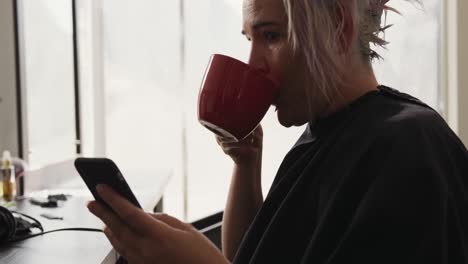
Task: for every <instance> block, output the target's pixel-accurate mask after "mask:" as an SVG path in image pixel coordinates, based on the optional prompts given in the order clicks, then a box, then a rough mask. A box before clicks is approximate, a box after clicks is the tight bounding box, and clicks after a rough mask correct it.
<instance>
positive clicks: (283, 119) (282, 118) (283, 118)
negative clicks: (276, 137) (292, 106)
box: [276, 109, 294, 127]
mask: <svg viewBox="0 0 468 264" xmlns="http://www.w3.org/2000/svg"><path fill="white" fill-rule="evenodd" d="M276 116H277V117H278V122H279V123H280V124H281V125H282V126H284V127H291V126H293V125H294V123H293V122H292V120H291V118H289V116H288V115H287V114H286V113H284V111H281V110H280V109H278V110H277V111H276Z"/></svg>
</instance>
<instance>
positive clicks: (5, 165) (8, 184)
mask: <svg viewBox="0 0 468 264" xmlns="http://www.w3.org/2000/svg"><path fill="white" fill-rule="evenodd" d="M1 171H2V182H3V199H4V200H5V201H12V200H13V198H14V197H15V192H16V189H15V168H14V166H13V163H12V162H11V154H10V152H9V151H4V152H3V157H2V166H1Z"/></svg>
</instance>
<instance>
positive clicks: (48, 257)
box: [0, 172, 170, 264]
mask: <svg viewBox="0 0 468 264" xmlns="http://www.w3.org/2000/svg"><path fill="white" fill-rule="evenodd" d="M149 174H150V173H145V172H135V173H134V175H132V174H130V175H131V176H127V181H128V183H129V185H130V187H131V188H132V190H133V191H134V193H135V196H136V197H137V199H138V200H139V201H140V203H141V204H142V206H143V207H144V208H145V210H147V211H151V210H152V209H153V208H154V206H156V204H157V203H158V202H159V201H160V200H161V198H162V195H163V191H164V188H165V187H166V185H167V183H168V180H169V177H170V174H169V173H160V174H158V175H149ZM127 175H128V174H127ZM55 193H66V194H71V195H72V196H71V197H70V198H69V199H68V200H67V201H65V202H63V204H60V206H59V207H58V208H41V207H39V206H37V205H33V204H31V203H30V202H29V200H28V199H25V200H22V201H17V204H16V208H11V209H14V210H16V211H18V212H21V213H25V214H28V215H30V216H32V217H34V218H36V219H37V220H39V221H40V222H41V224H42V225H43V227H44V231H48V230H53V229H59V228H77V227H79V228H102V227H103V224H102V222H100V220H99V219H97V218H96V217H95V216H93V215H92V214H90V213H89V212H88V210H87V208H86V203H87V202H88V201H90V200H92V196H91V193H90V192H89V191H88V190H87V189H86V187H85V186H84V184H83V183H82V182H81V180H80V179H78V180H77V181H73V182H70V183H69V184H67V185H64V186H63V188H61V189H54V190H47V191H41V192H36V193H33V194H31V195H32V196H34V197H46V196H47V195H48V194H55ZM44 213H47V214H51V215H54V216H59V217H63V220H49V219H46V218H44V217H42V216H40V215H41V214H44ZM34 231H38V230H34ZM115 259H116V254H115V252H113V251H112V246H111V245H110V243H109V242H108V241H107V239H106V237H105V236H104V234H102V233H97V232H83V231H62V232H56V233H50V234H45V235H43V236H38V237H34V238H31V239H28V240H25V241H22V242H17V243H13V244H8V245H3V246H0V263H1V264H13V263H15V264H17V263H21V264H29V263H47V264H55V263H67V264H74V263H115Z"/></svg>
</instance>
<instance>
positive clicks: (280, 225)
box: [234, 86, 468, 264]
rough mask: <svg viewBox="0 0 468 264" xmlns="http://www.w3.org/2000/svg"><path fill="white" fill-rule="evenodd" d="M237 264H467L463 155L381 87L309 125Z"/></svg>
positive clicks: (416, 104) (421, 111)
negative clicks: (313, 124) (311, 125)
mask: <svg viewBox="0 0 468 264" xmlns="http://www.w3.org/2000/svg"><path fill="white" fill-rule="evenodd" d="M234 263H312V264H324V263H327V264H332V263H333V264H338V263H340V264H341V263H350V264H354V263H356V264H366V263H372V264H383V263H392V264H396V263H412V264H415V263H424V264H430V263H438V264H439V263H440V264H442V263H446V264H458V263H460V264H461V263H468V154H467V150H466V148H465V147H464V146H463V144H462V143H461V141H460V140H459V139H458V138H457V136H456V135H455V134H454V133H453V132H452V131H451V130H450V129H449V127H448V126H447V125H446V123H445V122H444V121H443V119H442V118H441V117H440V116H439V115H438V114H437V113H436V112H435V111H434V110H432V109H431V108H429V107H428V106H426V105H424V104H423V103H421V102H420V101H418V100H417V99H415V98H412V97H410V96H409V95H406V94H403V93H399V92H398V91H396V90H393V89H391V88H387V87H384V86H381V87H379V91H375V92H371V93H369V94H366V95H364V96H363V97H361V98H359V99H358V100H356V102H354V103H353V104H352V105H350V106H349V107H347V108H346V109H344V110H342V111H340V112H338V113H336V114H334V115H332V116H330V117H328V118H326V119H323V120H320V121H319V122H318V123H317V124H316V125H315V126H313V127H312V128H311V127H310V126H309V127H308V128H307V129H306V131H305V132H304V134H303V135H302V137H301V138H300V139H299V141H298V142H297V144H296V145H295V146H294V148H293V149H292V150H291V151H290V152H289V153H288V154H287V156H286V157H285V159H284V161H283V163H282V165H281V166H280V169H279V171H278V174H277V176H276V178H275V180H274V182H273V185H272V187H271V189H270V192H269V194H268V196H267V197H266V199H265V202H264V204H263V206H262V208H261V209H260V211H259V212H258V214H257V216H256V217H255V220H254V221H253V223H252V225H251V226H250V228H249V230H248V231H247V233H246V235H245V236H244V239H243V241H242V243H241V246H240V248H239V250H238V252H237V255H236V257H235V260H234Z"/></svg>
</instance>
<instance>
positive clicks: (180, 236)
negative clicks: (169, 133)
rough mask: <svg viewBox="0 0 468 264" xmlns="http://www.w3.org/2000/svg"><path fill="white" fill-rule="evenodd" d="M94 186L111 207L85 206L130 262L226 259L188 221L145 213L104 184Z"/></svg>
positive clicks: (205, 261)
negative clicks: (101, 222)
mask: <svg viewBox="0 0 468 264" xmlns="http://www.w3.org/2000/svg"><path fill="white" fill-rule="evenodd" d="M96 189H97V191H98V193H99V195H100V196H101V197H102V199H103V200H104V201H105V202H106V203H107V204H108V205H109V206H110V207H111V208H112V210H113V211H111V210H109V209H107V208H105V207H104V206H102V205H100V204H99V203H97V202H96V201H92V202H90V203H89V204H88V209H89V210H90V211H91V213H93V214H94V215H96V216H97V217H99V218H100V219H101V220H102V221H103V222H104V223H105V224H106V227H105V229H104V233H105V235H106V236H107V238H108V239H109V241H110V242H111V244H112V245H113V246H114V248H115V250H116V251H117V252H118V253H119V254H120V255H122V256H123V257H125V258H126V259H127V260H128V261H129V263H136V264H140V263H142V264H145V263H158V264H159V263H228V261H227V260H226V258H224V256H223V255H222V253H221V252H220V251H219V250H218V249H217V248H216V247H215V245H213V244H212V243H211V242H210V241H209V240H208V239H207V238H206V237H205V236H204V235H203V234H201V233H200V232H198V231H197V230H196V229H195V228H194V227H192V226H191V225H189V224H186V223H183V222H181V221H179V220H178V219H176V218H173V217H171V216H168V215H165V214H154V215H151V214H147V213H145V212H144V211H143V210H141V209H139V208H137V207H135V206H133V205H132V204H131V203H130V202H128V201H127V200H125V199H124V198H122V197H121V196H120V195H118V194H117V193H116V192H114V191H113V190H112V189H110V188H109V187H107V186H103V185H100V186H98V187H97V188H96ZM114 212H115V213H114Z"/></svg>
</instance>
